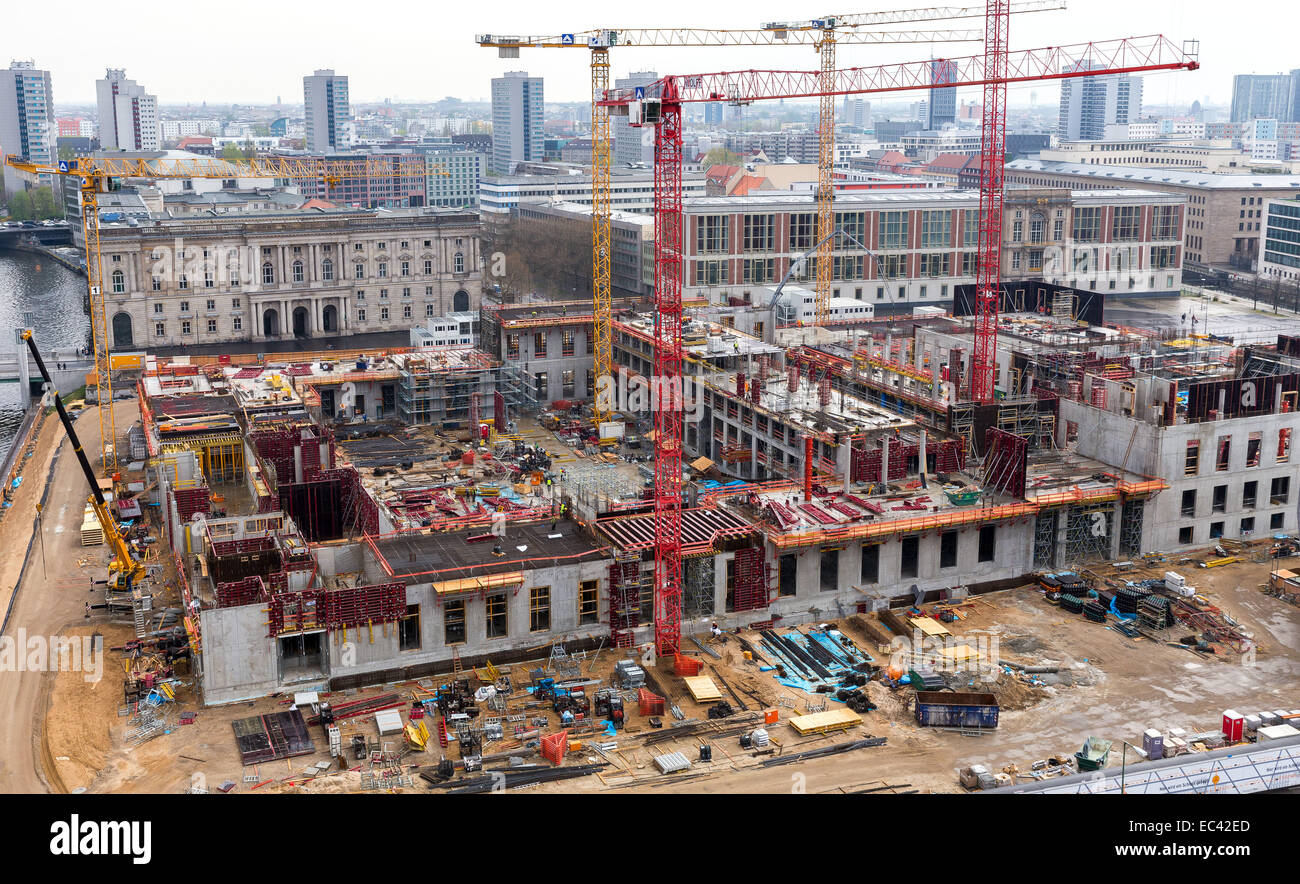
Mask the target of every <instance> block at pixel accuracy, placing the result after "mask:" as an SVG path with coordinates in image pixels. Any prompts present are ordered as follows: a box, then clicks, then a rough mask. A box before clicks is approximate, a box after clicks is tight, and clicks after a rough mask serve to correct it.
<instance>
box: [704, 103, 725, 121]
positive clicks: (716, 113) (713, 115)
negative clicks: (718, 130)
mask: <svg viewBox="0 0 1300 884" xmlns="http://www.w3.org/2000/svg"><path fill="white" fill-rule="evenodd" d="M704 125H706V126H713V127H718V126H721V125H722V102H720V101H710V102H709V103H708V104H706V105H704Z"/></svg>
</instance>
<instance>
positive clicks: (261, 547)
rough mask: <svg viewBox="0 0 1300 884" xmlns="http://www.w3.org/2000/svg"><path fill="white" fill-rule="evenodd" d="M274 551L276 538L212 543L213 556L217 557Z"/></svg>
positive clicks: (253, 538)
mask: <svg viewBox="0 0 1300 884" xmlns="http://www.w3.org/2000/svg"><path fill="white" fill-rule="evenodd" d="M272 549H275V538H274V537H249V538H245V539H244V540H214V541H213V542H212V554H213V555H216V556H233V555H239V554H241V553H250V552H266V551H268V550H272Z"/></svg>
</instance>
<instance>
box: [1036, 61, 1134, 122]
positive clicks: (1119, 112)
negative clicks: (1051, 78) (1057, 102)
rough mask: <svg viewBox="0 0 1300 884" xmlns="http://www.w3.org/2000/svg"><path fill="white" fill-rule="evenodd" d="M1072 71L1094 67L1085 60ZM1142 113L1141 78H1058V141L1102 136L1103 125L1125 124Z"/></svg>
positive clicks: (1123, 76)
mask: <svg viewBox="0 0 1300 884" xmlns="http://www.w3.org/2000/svg"><path fill="white" fill-rule="evenodd" d="M1071 69H1072V70H1080V69H1082V70H1096V69H1097V68H1096V67H1094V66H1092V65H1089V64H1087V63H1086V62H1085V63H1082V64H1080V65H1079V66H1072V67H1071ZM1141 115H1142V78H1141V77H1132V76H1125V75H1121V74H1112V75H1109V76H1091V77H1077V78H1073V79H1065V80H1062V81H1061V110H1060V116H1059V118H1058V122H1057V135H1059V136H1060V138H1061V140H1062V141H1088V140H1097V139H1100V138H1105V137H1106V127H1107V126H1116V125H1128V124H1129V123H1132V122H1136V121H1137V118H1138V117H1139V116H1141Z"/></svg>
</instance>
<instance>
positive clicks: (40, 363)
mask: <svg viewBox="0 0 1300 884" xmlns="http://www.w3.org/2000/svg"><path fill="white" fill-rule="evenodd" d="M23 340H24V341H26V342H27V351H28V352H29V353H31V354H32V358H33V359H35V360H36V367H37V368H38V369H39V370H40V372H41V377H42V378H44V379H45V383H46V384H47V385H48V386H49V388H50V391H51V392H52V393H53V394H54V408H55V410H56V411H57V412H58V413H59V421H60V422H61V423H62V424H63V430H64V432H65V433H67V434H68V441H69V442H71V443H72V453H73V454H75V455H76V456H77V463H79V464H81V472H82V473H83V474H85V476H86V484H87V485H89V486H90V505H91V507H93V508H94V510H95V516H96V517H98V519H99V525H100V527H101V528H103V529H104V537H105V538H106V539H107V541H108V545H109V548H110V549H111V550H112V551H113V563H112V564H111V565H110V566H109V572H110V575H111V574H113V572H116V574H117V575H118V576H119V578H120V579H121V580H122V581H124V582H125V585H126V587H127V588H130V587H131V586H132V585H134V584H135V583H136V582H137V581H138V580H139V579H140V578H142V577H143V576H144V565H143V564H141V563H140V562H139V561H138V560H137V559H136V557H135V555H134V554H133V553H132V552H131V546H130V544H128V543H127V542H126V538H125V537H123V536H122V532H121V531H120V530H118V527H117V520H116V519H114V518H113V514H112V512H110V511H109V508H108V502H107V501H105V500H104V493H103V492H102V491H100V490H99V482H98V481H97V480H96V478H95V472H94V470H92V469H91V468H90V461H89V460H87V459H86V452H85V451H84V450H83V449H82V447H81V440H80V439H79V438H78V437H77V430H76V428H75V427H73V426H72V419H71V418H69V417H68V412H67V409H65V408H64V407H63V398H62V397H61V396H59V391H58V389H57V388H56V387H55V386H54V381H53V380H51V378H50V371H49V369H47V368H46V367H45V360H44V359H42V358H41V352H40V351H39V350H37V349H36V340H35V339H34V338H33V337H32V330H31V329H24V330H23ZM115 579H117V578H114V577H112V576H110V580H109V582H110V584H112V583H113V582H114V580H115Z"/></svg>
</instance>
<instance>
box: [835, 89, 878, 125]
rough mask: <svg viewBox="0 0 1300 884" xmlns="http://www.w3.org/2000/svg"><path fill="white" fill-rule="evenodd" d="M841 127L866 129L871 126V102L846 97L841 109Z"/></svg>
mask: <svg viewBox="0 0 1300 884" xmlns="http://www.w3.org/2000/svg"><path fill="white" fill-rule="evenodd" d="M840 125H842V126H852V127H854V128H855V129H865V128H867V127H868V126H870V125H871V102H869V101H867V100H866V99H863V98H853V97H849V96H846V97H845V99H844V103H843V105H842V106H841V109H840Z"/></svg>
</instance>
